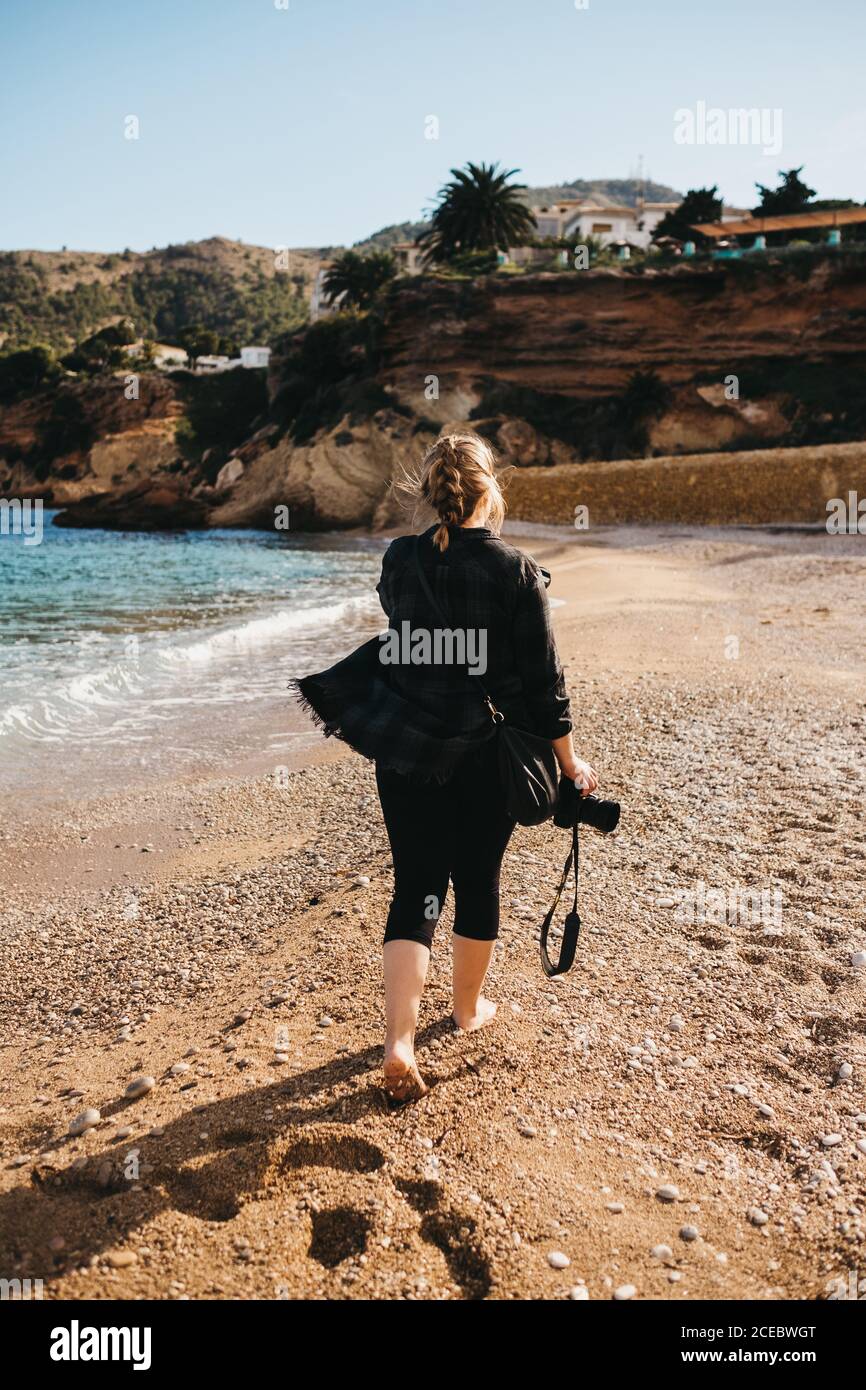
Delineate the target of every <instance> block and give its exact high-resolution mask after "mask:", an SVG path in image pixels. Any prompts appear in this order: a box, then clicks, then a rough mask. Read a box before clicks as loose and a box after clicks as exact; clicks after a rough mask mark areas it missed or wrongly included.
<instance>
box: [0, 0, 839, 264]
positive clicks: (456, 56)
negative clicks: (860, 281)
mask: <svg viewBox="0 0 866 1390" xmlns="http://www.w3.org/2000/svg"><path fill="white" fill-rule="evenodd" d="M288 5H289V8H288V9H287V10H283V9H278V8H276V5H275V3H274V0H141V3H137V4H133V3H125V2H124V0H0V45H2V47H0V52H2V72H3V81H2V85H0V130H2V142H0V199H2V205H0V247H2V248H7V249H8V248H17V247H36V248H43V249H52V248H57V247H60V246H61V245H67V246H69V247H70V248H74V249H80V250H122V249H123V247H125V246H129V247H131V248H133V249H135V250H143V249H147V248H148V247H150V246H154V245H159V246H161V245H165V244H166V243H167V242H170V241H186V240H190V239H198V238H201V237H207V236H213V235H222V236H228V237H241V238H242V239H243V240H245V241H250V242H258V243H261V244H262V245H266V246H278V245H290V246H314V245H327V244H350V243H351V242H353V241H356V240H358V239H360V238H361V237H363V236H365V235H367V234H368V233H369V232H372V231H374V230H376V229H377V228H379V227H382V226H384V225H386V224H388V223H391V222H399V221H403V220H404V219H406V218H412V217H417V216H419V215H420V214H421V213H422V211H423V209H424V208H425V206H427V205H428V204H429V201H430V199H431V197H432V196H433V195H434V194H435V192H436V190H437V188H438V187H439V186H440V185H441V183H442V182H443V181H444V180H445V179H446V178H447V175H448V170H449V168H450V167H451V166H453V165H460V164H463V163H465V162H466V161H467V160H468V159H473V160H476V161H477V160H499V161H501V162H503V163H505V164H507V165H508V167H514V166H518V167H520V168H521V169H522V171H523V177H524V180H525V181H526V182H528V183H531V184H546V183H554V182H558V181H560V180H563V179H568V178H572V177H584V178H596V177H626V176H628V175H629V174H631V173H633V172H634V171H635V169H636V165H637V159H638V156H639V155H641V154H642V155H643V156H644V160H645V168H646V172H647V174H648V175H650V176H651V177H653V178H656V179H658V180H660V181H662V182H665V183H669V184H672V185H673V186H674V187H675V188H679V189H681V190H684V189H686V188H687V187H691V186H695V185H700V184H704V183H718V185H719V187H720V189H721V191H722V193H723V194H724V196H725V198H726V200H727V201H728V202H730V203H734V204H737V205H744V206H749V205H751V204H752V202H753V201H754V182H755V180H756V179H759V180H761V181H762V182H765V183H766V182H773V183H775V182H776V171H777V169H779V168H783V167H784V168H789V167H791V166H792V165H796V164H801V163H802V164H805V166H806V169H805V174H806V177H807V180H808V181H809V182H810V183H811V184H812V186H813V187H816V188H817V190H818V193H819V195H820V196H822V197H832V196H836V197H852V198H856V199H857V200H858V201H863V200H864V199H866V159H864V152H866V81H864V72H866V61H864V60H866V3H864V0H821V3H817V2H816V0H656V3H653V0H589V7H588V9H586V10H582V11H581V10H578V9H577V8H576V7H575V3H574V0H288ZM698 101H705V102H706V103H707V104H708V105H709V106H721V107H724V108H729V107H753V106H756V107H767V108H771V109H772V108H777V107H778V108H781V110H782V112H783V139H784V144H783V149H782V151H781V153H780V154H779V155H778V156H776V155H770V156H765V155H763V154H762V152H761V150H760V149H757V148H754V147H749V146H747V147H743V146H736V145H733V146H707V145H704V146H688V145H678V144H676V143H675V142H674V139H673V130H674V111H675V110H676V109H677V108H683V107H692V108H693V107H694V106H695V104H696V103H697V102H698ZM129 115H134V116H137V117H138V120H139V122H140V138H139V139H138V140H137V141H135V140H127V139H124V118H125V117H127V116H129ZM429 115H435V116H437V117H438V119H439V122H440V137H439V139H438V140H427V139H425V138H424V121H425V117H427V116H429Z"/></svg>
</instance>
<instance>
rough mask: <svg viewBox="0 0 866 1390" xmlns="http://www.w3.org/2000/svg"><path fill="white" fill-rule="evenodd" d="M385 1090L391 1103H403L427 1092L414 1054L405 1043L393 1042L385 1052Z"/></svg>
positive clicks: (419, 1097)
mask: <svg viewBox="0 0 866 1390" xmlns="http://www.w3.org/2000/svg"><path fill="white" fill-rule="evenodd" d="M384 1075H385V1091H386V1093H387V1096H388V1099H389V1101H390V1102H391V1103H392V1104H393V1105H405V1104H406V1102H407V1101H410V1100H420V1099H421V1097H422V1096H425V1095H426V1094H427V1085H426V1083H425V1082H424V1080H423V1078H422V1076H421V1073H420V1072H419V1070H418V1067H417V1065H416V1063H415V1054H414V1053H413V1051H412V1049H411V1048H410V1047H407V1046H406V1044H405V1043H394V1045H393V1047H389V1048H388V1049H387V1051H386V1053H385V1066H384Z"/></svg>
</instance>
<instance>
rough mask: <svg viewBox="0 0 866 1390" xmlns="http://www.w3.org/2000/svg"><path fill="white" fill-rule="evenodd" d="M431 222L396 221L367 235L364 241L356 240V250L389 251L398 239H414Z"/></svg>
mask: <svg viewBox="0 0 866 1390" xmlns="http://www.w3.org/2000/svg"><path fill="white" fill-rule="evenodd" d="M429 225H430V224H429V222H395V223H394V225H393V226H391V227H383V228H382V230H381V231H379V232H374V233H373V235H372V236H368V237H365V239H364V240H363V241H356V242H355V244H354V247H353V250H355V251H372V250H381V251H387V250H388V249H389V248H390V247H392V246H395V245H396V243H397V242H398V241H414V240H415V238H416V237H418V236H420V235H421V233H422V232H425V231H426V230H427V228H428V227H429Z"/></svg>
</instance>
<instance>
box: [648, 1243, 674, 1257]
mask: <svg viewBox="0 0 866 1390" xmlns="http://www.w3.org/2000/svg"><path fill="white" fill-rule="evenodd" d="M650 1254H651V1255H652V1257H653V1259H654V1260H672V1259H673V1254H674V1252H673V1250H672V1249H671V1247H670V1246H669V1245H654V1246H653V1248H652V1250H651V1251H650Z"/></svg>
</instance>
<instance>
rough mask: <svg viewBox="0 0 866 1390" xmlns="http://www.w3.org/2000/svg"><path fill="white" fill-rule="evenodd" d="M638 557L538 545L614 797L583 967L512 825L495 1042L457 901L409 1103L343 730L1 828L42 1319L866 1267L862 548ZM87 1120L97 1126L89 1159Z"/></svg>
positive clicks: (10, 1035) (18, 1100)
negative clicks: (274, 762) (468, 991)
mask: <svg viewBox="0 0 866 1390" xmlns="http://www.w3.org/2000/svg"><path fill="white" fill-rule="evenodd" d="M508 536H511V537H513V538H514V539H516V538H517V536H518V530H517V528H516V527H512V528H510V529H509V531H508V532H507V533H506V538H508ZM838 539H840V540H843V542H844V541H845V540H847V538H838ZM632 540H633V537H631V536H629V535H625V536H621V537H620V538H619V542H618V543H617V541H616V540H615V539H614V538H611V541H610V542H607V541H605V542H604V543H602V544H595V543H594V544H592V545H586V544H584V540H583V538H581V539H580V540H579V542H578V547H577V548H576V549H575V546H574V543H573V538H572V536H571V535H569V536H568V539H566V536H560V535H557V536H556V537H543V538H542V537H538V538H534V537H533V538H532V544H531V545H528V546H527V548H529V549H530V550H531V551H532V552H533V553H535V554H536V555H537V557H538V558H539V560H541V562H542V563H546V564H548V565H549V567H551V568H552V570H553V584H552V587H551V594H552V595H553V596H555V597H561V598H565V599H566V600H567V602H566V603H564V604H563V605H562V606H559V607H557V608H556V609H555V610H554V624H555V628H556V632H557V637H558V641H559V644H560V650H561V653H562V656H563V660H564V662H565V664H566V669H567V675H568V681H569V686H570V689H571V692H572V701H573V708H574V718H575V728H576V742H577V746H578V751H579V752H580V753H582V754H583V755H584V756H586V757H588V758H589V759H590V760H591V761H592V762H593V763H594V765H595V766H596V767H597V768H598V769H599V771H600V773H601V775H602V786H601V790H602V793H603V794H606V795H612V796H616V797H617V798H618V799H620V800H622V802H623V804H624V812H623V823H622V828H621V830H620V831H618V832H617V835H616V836H615V837H613V839H612V840H602V839H601V838H600V837H586V838H585V839H584V842H583V843H584V846H585V856H584V857H585V863H584V866H583V869H582V875H581V881H582V888H581V913H582V916H583V917H584V929H583V932H582V936H581V944H580V947H579V951H578V958H577V961H576V964H575V967H574V968H573V970H572V971H571V972H570V974H569V975H568V976H566V977H565V978H564V979H562V980H555V981H548V980H546V979H545V978H544V977H543V975H542V973H541V970H540V967H539V964H538V960H537V945H536V942H535V940H534V937H533V933H537V928H538V924H539V922H540V919H541V916H542V915H543V912H544V911H545V910H546V907H547V905H548V904H549V901H550V898H551V897H552V891H553V886H554V885H555V883H556V881H557V879H558V875H559V873H560V871H561V867H562V860H563V858H564V854H565V845H566V840H567V836H566V835H565V833H564V832H560V831H556V830H554V829H553V828H551V827H549V826H547V827H544V826H542V827H539V828H538V829H535V830H523V829H519V830H518V831H517V833H516V834H515V837H514V840H513V841H512V846H511V848H510V849H509V852H508V855H507V856H506V862H505V868H504V874H503V893H502V900H503V930H502V936H501V944H500V946H499V947H498V948H497V952H496V955H495V959H494V966H493V971H492V979H491V986H492V992H493V995H494V997H495V998H497V999H498V1000H499V1001H500V1013H499V1016H498V1019H497V1022H496V1023H495V1024H494V1025H493V1027H491V1028H489V1029H486V1030H483V1031H482V1032H481V1033H479V1034H473V1035H462V1034H459V1033H456V1032H455V1031H454V1030H453V1028H452V1027H451V1025H450V1024H449V1023H448V1012H449V1002H448V984H449V949H448V935H449V924H450V908H449V909H448V912H447V914H446V918H445V919H444V920H443V922H442V923H441V924H440V926H439V928H438V931H437V937H436V942H435V943H434V951H433V959H432V964H431V976H430V984H429V986H428V991H427V993H426V994H425V1000H424V1004H423V1008H422V1020H421V1029H422V1031H421V1037H420V1040H419V1042H420V1046H419V1062H420V1065H421V1069H422V1072H423V1073H424V1074H425V1076H426V1077H427V1078H428V1079H429V1080H430V1081H431V1082H432V1083H433V1084H432V1086H431V1091H430V1093H429V1096H428V1097H427V1098H426V1099H425V1100H424V1101H422V1102H420V1103H419V1104H418V1105H416V1106H413V1107H411V1108H410V1109H409V1110H406V1111H402V1112H398V1113H396V1114H391V1113H388V1112H386V1111H385V1110H384V1109H383V1108H382V1105H381V1098H380V1093H379V1091H378V1088H377V1084H376V1082H377V1076H378V1068H379V1064H380V1059H381V1047H380V1041H381V1027H382V1017H381V1012H382V1011H381V987H380V977H379V971H380V965H379V959H380V942H381V932H382V927H383V923H384V917H385V913H386V910H387V901H388V894H389V884H390V871H389V854H388V848H387V839H386V836H385V832H384V827H383V825H382V823H381V817H380V813H379V809H378V803H377V800H376V795H375V787H374V783H373V775H372V769H371V767H370V765H369V764H367V763H365V762H364V761H363V760H362V759H360V758H359V757H357V756H356V755H355V754H353V753H351V752H349V750H347V749H346V748H345V746H344V745H342V744H339V743H338V742H337V741H336V740H324V739H320V741H319V743H318V745H317V746H314V750H313V752H312V754H311V755H310V756H307V755H306V754H305V755H304V758H303V760H302V763H303V765H301V766H299V767H297V768H295V769H293V770H291V771H290V772H289V774H288V777H287V779H286V786H285V787H278V786H276V785H275V784H274V779H273V777H272V776H270V777H269V776H267V775H264V773H263V770H259V775H256V770H255V769H246V770H243V769H226V771H225V774H224V775H222V776H220V777H217V778H214V777H209V778H206V779H204V780H196V779H183V780H182V781H180V782H178V781H173V782H172V781H170V782H166V783H161V784H159V785H158V786H154V787H151V788H148V789H145V790H141V791H130V792H129V793H127V794H124V795H121V796H109V797H104V798H96V799H93V800H90V801H87V802H84V803H79V804H78V805H77V806H75V807H72V808H69V807H67V808H63V807H58V808H56V809H55V811H54V812H52V815H51V816H50V817H49V818H48V819H41V820H40V819H39V817H37V818H35V819H34V820H33V821H32V823H31V824H30V826H29V827H28V830H27V835H26V838H25V837H24V836H23V834H22V833H21V832H22V823H21V822H20V820H19V823H18V828H17V829H16V826H15V825H14V824H10V823H9V822H6V823H4V827H3V838H2V840H0V882H3V885H4V928H3V931H2V933H0V1009H2V1017H0V1025H2V1027H0V1036H2V1038H3V1046H2V1048H0V1087H2V1092H0V1106H2V1109H0V1218H2V1219H0V1228H2V1229H3V1230H5V1231H6V1232H8V1235H7V1236H5V1237H0V1257H2V1267H3V1268H4V1271H8V1275H9V1276H10V1277H11V1276H14V1275H21V1276H22V1277H23V1276H25V1275H28V1274H29V1275H31V1276H33V1277H41V1278H44V1279H45V1296H46V1297H48V1298H67V1297H68V1298H71V1297H97V1298H116V1297H133V1298H134V1297H144V1298H153V1297H158V1298H165V1297H169V1298H172V1297H187V1296H188V1297H191V1298H228V1297H240V1298H273V1297H282V1296H285V1294H284V1293H283V1292H281V1290H287V1291H288V1296H290V1297H301V1298H325V1297H327V1298H355V1297H369V1298H377V1299H378V1298H405V1297H410V1298H433V1299H440V1298H444V1299H453V1298H478V1297H487V1298H521V1299H522V1298H537V1297H545V1298H546V1297H550V1298H567V1297H569V1296H570V1290H571V1289H572V1288H574V1287H575V1286H581V1281H583V1285H582V1286H584V1287H586V1288H587V1289H588V1291H589V1296H590V1297H591V1298H593V1299H595V1298H609V1297H611V1289H612V1288H614V1287H617V1286H618V1285H619V1284H622V1283H626V1282H628V1283H633V1284H634V1285H635V1286H636V1288H637V1290H638V1296H639V1297H644V1298H656V1299H659V1298H664V1299H667V1298H699V1297H712V1298H718V1299H729V1298H738V1297H749V1298H792V1297H796V1298H802V1297H822V1296H826V1293H825V1292H824V1291H825V1290H826V1286H827V1283H828V1281H829V1280H830V1279H832V1278H833V1277H836V1276H840V1277H843V1278H844V1277H846V1272H847V1270H848V1269H849V1268H850V1267H852V1266H855V1265H856V1263H857V1260H858V1256H859V1254H860V1252H861V1249H862V1246H861V1244H860V1242H861V1241H862V1240H863V1239H864V1238H866V1229H864V1222H863V1219H862V1217H861V1216H860V1215H859V1211H860V1210H862V1204H863V1201H864V1197H866V1147H860V1145H861V1143H862V1144H863V1145H866V1104H864V1098H863V1090H862V1077H863V1075H864V1074H866V1041H864V1037H863V1034H862V1031H861V1023H860V1020H861V1017H862V1001H863V988H864V977H863V973H862V972H858V970H856V969H855V968H853V967H852V965H851V957H852V954H853V953H854V952H855V951H857V950H862V949H866V930H864V926H863V922H862V918H861V917H860V916H859V915H858V912H857V910H856V904H857V902H858V901H859V881H860V877H861V876H862V862H863V860H864V858H866V835H864V830H863V822H862V810H863V806H864V804H866V766H864V760H863V758H862V756H859V757H858V754H857V751H856V750H857V748H858V746H859V747H860V748H862V724H861V719H860V715H859V709H860V708H861V707H862V704H863V695H864V692H866V653H864V652H863V649H862V644H861V642H860V640H859V635H858V634H859V633H861V632H862V621H863V617H864V616H866V598H864V594H866V589H864V585H863V578H864V574H866V552H864V551H863V550H862V548H860V549H858V548H856V547H855V546H854V545H843V547H836V546H835V545H834V544H833V541H832V540H831V538H828V537H824V538H821V537H814V536H806V537H803V536H774V537H763V538H762V537H754V536H750V537H745V538H744V537H742V536H737V537H736V538H733V537H731V536H730V535H726V536H719V535H718V534H717V533H716V532H712V533H708V532H704V531H698V532H697V533H695V534H690V535H689V536H688V537H682V536H680V537H679V538H678V539H676V540H674V539H672V538H671V537H670V535H669V531H668V528H657V530H656V532H655V533H654V534H653V536H652V537H647V535H646V534H644V538H643V544H642V545H634V544H632ZM851 540H852V541H855V540H856V538H851ZM648 541H649V542H650V543H648ZM731 637H736V638H737V642H738V648H739V654H738V655H737V656H736V657H735V658H731V657H729V656H728V655H726V642H728V640H729V639H730V638H731ZM858 740H859V743H858ZM251 774H252V775H251ZM804 783H806V784H808V785H810V786H814V787H817V788H818V789H819V792H820V791H823V793H824V794H823V796H819V799H818V807H817V810H816V808H815V806H814V805H813V804H812V803H810V809H809V810H808V811H807V810H806V809H805V806H804V804H803V795H802V788H803V785H804ZM85 836H87V837H89V838H86V839H85V838H83V837H85ZM147 836H149V838H146V837H147ZM116 845H120V846H121V848H116V847H115V846H116ZM148 845H149V846H150V848H144V849H143V846H148ZM89 869H90V870H92V871H91V872H88V870H89ZM364 880H369V883H367V882H365V881H364ZM698 883H701V884H703V885H706V886H707V887H708V888H722V889H728V890H732V889H741V890H748V889H754V890H756V891H760V890H764V889H765V890H767V891H769V892H773V891H778V892H779V893H781V895H782V907H781V926H777V925H776V924H775V922H773V923H769V924H767V923H762V922H757V923H753V922H750V921H748V920H736V921H725V922H716V921H689V920H688V919H687V917H685V918H684V917H683V916H682V915H681V914H680V913H679V911H678V910H677V908H676V907H675V906H674V905H673V904H674V903H675V901H676V895H677V894H678V893H681V892H683V891H689V890H692V889H694V887H695V885H696V884H698ZM248 1009H249V1010H250V1015H249V1017H248V1018H246V1017H243V1015H245V1013H246V1011H247V1010H248ZM326 1020H327V1021H326ZM278 1057H282V1058H285V1060H277V1058H278ZM843 1062H847V1063H848V1064H849V1065H850V1066H851V1067H852V1068H853V1074H852V1076H851V1077H850V1078H846V1079H844V1080H840V1079H839V1068H840V1066H841V1064H842V1063H843ZM178 1068H179V1070H178ZM173 1069H175V1070H173ZM141 1073H145V1074H147V1075H150V1076H152V1077H153V1078H154V1082H155V1084H154V1086H153V1088H152V1089H151V1090H150V1091H149V1093H148V1094H146V1095H145V1096H144V1097H143V1098H142V1099H140V1100H136V1101H129V1100H125V1099H124V1091H125V1087H126V1086H127V1084H128V1083H129V1082H130V1080H131V1079H132V1078H133V1077H134V1076H135V1075H138V1074H141ZM88 1106H93V1107H95V1108H97V1109H98V1110H99V1111H100V1112H101V1119H100V1121H99V1123H98V1125H97V1126H96V1127H95V1128H94V1129H92V1130H90V1131H89V1132H88V1133H86V1134H85V1135H84V1136H82V1137H81V1138H77V1139H70V1138H66V1137H64V1136H65V1131H66V1129H67V1127H68V1125H69V1122H70V1119H71V1118H72V1117H73V1116H74V1115H76V1114H78V1113H80V1112H81V1111H82V1110H83V1109H84V1108H86V1107H88ZM761 1107H764V1109H763V1110H762V1109H761ZM765 1111H768V1112H769V1113H765ZM127 1130H128V1133H127V1132H126V1131H127ZM836 1134H838V1135H839V1136H840V1137H839V1141H838V1143H834V1144H833V1145H832V1146H829V1147H828V1146H825V1144H824V1142H823V1141H824V1139H825V1138H826V1137H828V1136H834V1135H836ZM133 1148H134V1149H136V1150H138V1151H139V1156H140V1163H141V1170H140V1174H139V1176H138V1177H137V1178H135V1179H134V1180H130V1179H128V1178H127V1177H125V1176H124V1164H125V1162H126V1159H127V1157H128V1154H129V1153H130V1151H131V1149H133ZM828 1169H829V1172H830V1173H831V1174H832V1175H833V1176H832V1177H830V1176H828V1171H827V1170H828ZM665 1184H667V1185H673V1186H674V1187H675V1188H676V1189H677V1190H678V1196H677V1197H676V1198H675V1199H673V1200H671V1201H665V1200H663V1199H660V1198H659V1197H658V1196H657V1195H656V1193H657V1190H658V1189H659V1188H660V1187H661V1186H662V1185H665ZM852 1206H853V1207H857V1208H858V1215H856V1216H852V1215H851V1214H850V1208H851V1207H852ZM619 1207H621V1208H622V1210H618V1208H619ZM753 1211H754V1212H762V1213H763V1214H764V1215H765V1216H766V1217H767V1220H766V1222H764V1223H763V1224H760V1225H757V1224H755V1220H754V1219H753V1217H752V1216H751V1215H750V1213H751V1212H753ZM332 1213H339V1215H338V1216H334V1215H332ZM844 1225H847V1230H844V1231H843V1230H842V1227H843V1226H844ZM686 1226H694V1227H695V1228H696V1230H697V1232H698V1234H697V1236H696V1238H695V1239H693V1240H686V1239H683V1238H682V1237H681V1236H680V1234H679V1232H680V1230H681V1229H683V1228H684V1227H686ZM517 1237H519V1240H518V1239H517ZM7 1241H8V1242H9V1244H7ZM341 1242H342V1243H341ZM659 1245H664V1246H665V1247H666V1248H667V1249H668V1250H669V1251H670V1253H669V1254H666V1255H663V1256H655V1255H653V1254H651V1251H652V1250H654V1249H655V1248H656V1247H657V1246H659ZM552 1250H556V1251H563V1252H565V1254H566V1255H567V1256H568V1258H569V1259H570V1261H571V1264H570V1266H569V1268H568V1269H566V1270H555V1269H553V1268H552V1267H551V1266H550V1263H549V1260H548V1255H549V1253H550V1251H552ZM362 1254H363V1255H366V1258H365V1259H364V1260H362V1259H361V1256H362ZM723 1256H724V1257H726V1258H722V1257H723ZM671 1276H678V1277H677V1278H672V1277H671Z"/></svg>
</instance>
